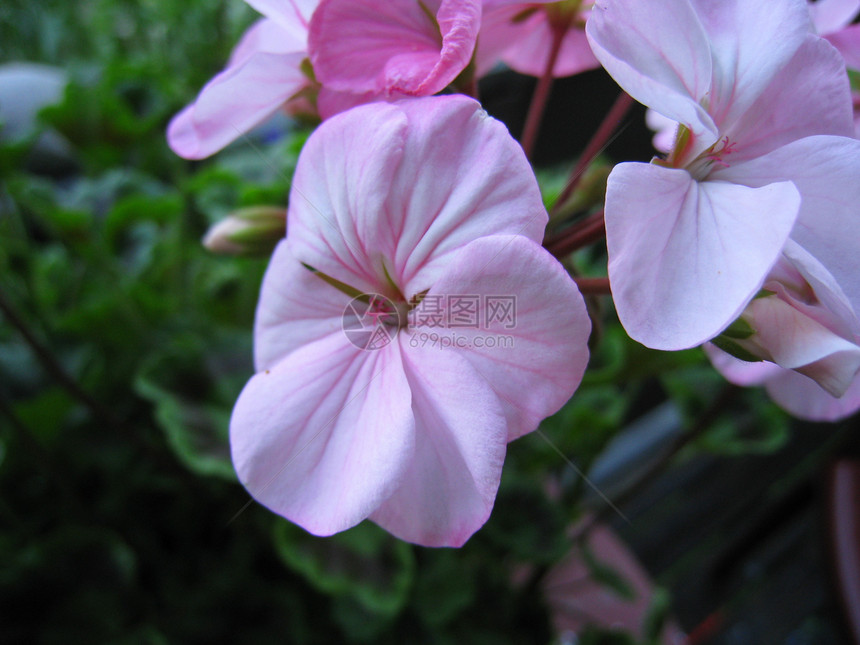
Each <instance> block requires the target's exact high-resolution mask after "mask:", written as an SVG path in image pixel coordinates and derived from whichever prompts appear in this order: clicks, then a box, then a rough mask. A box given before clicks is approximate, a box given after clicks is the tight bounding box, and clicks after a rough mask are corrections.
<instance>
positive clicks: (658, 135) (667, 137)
mask: <svg viewBox="0 0 860 645" xmlns="http://www.w3.org/2000/svg"><path fill="white" fill-rule="evenodd" d="M645 125H647V126H648V128H649V129H651V130H653V131H654V138H653V139H651V142H652V143H653V144H654V149H655V150H657V151H658V152H662V153H663V154H668V153H669V152H671V151H672V146H674V145H675V136H676V135H677V133H678V124H677V123H676V122H675V121H673V120H672V119H667V118H666V117H665V116H663V115H662V114H660V113H659V112H655V111H654V110H651V109H648V110H646V111H645Z"/></svg>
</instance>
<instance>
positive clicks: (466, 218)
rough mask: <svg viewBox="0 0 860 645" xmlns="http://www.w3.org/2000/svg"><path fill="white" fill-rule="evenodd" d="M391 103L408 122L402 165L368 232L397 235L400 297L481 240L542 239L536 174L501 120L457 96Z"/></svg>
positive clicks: (543, 212) (421, 287)
mask: <svg viewBox="0 0 860 645" xmlns="http://www.w3.org/2000/svg"><path fill="white" fill-rule="evenodd" d="M397 105H398V107H399V108H400V109H401V110H403V112H404V113H405V114H406V115H407V117H408V118H409V125H410V129H409V136H408V138H407V140H406V147H405V150H404V154H403V163H402V164H401V166H400V168H399V169H398V171H397V174H396V176H395V177H394V181H393V182H392V184H391V191H390V193H389V195H388V199H387V201H386V211H385V217H386V219H384V220H375V223H374V226H375V228H369V229H368V235H371V234H374V233H373V231H375V230H376V229H379V228H382V229H390V230H392V231H394V232H395V234H396V236H397V250H396V256H395V262H394V266H395V269H394V270H395V271H396V272H397V276H396V278H395V279H397V280H398V281H399V282H400V284H401V288H402V289H403V290H404V294H406V295H407V296H409V295H412V294H415V293H418V292H420V291H423V290H424V289H427V288H429V287H430V286H431V285H432V284H433V282H434V281H435V279H436V277H437V276H438V275H439V274H440V272H441V271H443V270H444V268H445V266H446V265H447V263H448V261H449V259H448V257H447V256H448V254H449V253H452V252H454V251H456V250H458V249H459V248H461V247H462V246H464V245H466V244H468V243H469V242H471V241H473V240H475V239H477V238H479V237H483V236H485V235H492V234H513V235H523V236H525V237H527V238H529V239H531V240H533V241H535V242H540V241H541V240H542V239H543V233H544V229H545V228H546V222H547V214H546V209H545V208H544V206H543V201H542V199H541V196H540V189H539V188H538V185H537V181H536V179H535V177H534V171H532V169H531V166H530V165H529V163H528V161H527V160H526V158H525V155H524V154H523V151H522V148H520V146H519V144H518V143H517V142H516V141H514V139H513V138H512V137H511V135H510V133H509V132H508V131H507V128H506V127H505V126H504V125H503V124H502V123H501V122H499V121H496V120H495V119H493V118H492V117H490V116H488V115H487V113H486V112H484V110H483V109H481V107H480V105H479V104H478V103H477V102H475V101H473V100H472V99H470V98H467V97H464V96H459V95H454V96H439V97H432V98H426V99H422V100H420V101H419V100H415V99H411V100H407V101H402V102H400V103H398V104H397ZM407 292H408V293H407Z"/></svg>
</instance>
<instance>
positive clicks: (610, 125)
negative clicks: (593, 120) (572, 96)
mask: <svg viewBox="0 0 860 645" xmlns="http://www.w3.org/2000/svg"><path fill="white" fill-rule="evenodd" d="M632 105H633V99H632V98H630V95H629V94H627V92H624V91H622V92H621V93H620V94H619V95H618V98H617V99H615V103H613V104H612V107H611V108H610V109H609V112H607V113H606V116H605V117H603V121H601V123H600V125H599V126H598V128H597V130H596V131H595V133H594V135H593V136H592V137H591V140H590V141H589V142H588V145H586V146H585V150H583V151H582V154H581V155H580V156H579V160H578V161H577V162H576V166H574V168H573V172H571V174H570V179H569V180H568V182H567V185H566V186H565V187H564V190H563V191H561V194H560V195H559V196H558V199H557V200H556V201H555V204H554V205H553V208H552V210H553V212H555V211H557V210H558V209H559V208H561V207H562V205H564V203H565V202H566V201H567V200H568V199H569V198H570V196H571V195H572V194H573V191H574V190H576V187H577V186H578V185H579V182H580V180H581V179H582V175H583V174H585V169H586V168H588V165H589V164H590V163H591V162H592V161H594V159H595V157H597V155H599V154H600V153H601V152H602V151H603V148H605V147H606V146H607V145H608V141H609V140H610V137H612V134H613V133H614V132H615V131H616V130H617V129H618V126H619V125H620V123H621V119H623V118H624V115H625V114H627V111H628V110H629V109H630V107H631V106H632Z"/></svg>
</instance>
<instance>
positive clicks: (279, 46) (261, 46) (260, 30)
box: [227, 18, 308, 69]
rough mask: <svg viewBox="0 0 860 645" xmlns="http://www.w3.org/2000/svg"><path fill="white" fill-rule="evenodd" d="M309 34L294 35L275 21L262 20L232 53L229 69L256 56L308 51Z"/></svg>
mask: <svg viewBox="0 0 860 645" xmlns="http://www.w3.org/2000/svg"><path fill="white" fill-rule="evenodd" d="M307 40H308V34H307V30H305V32H304V33H300V34H294V33H292V32H290V31H287V30H285V29H284V28H283V27H282V26H281V25H279V24H278V23H276V22H275V21H274V20H269V19H268V18H261V19H260V20H258V21H257V22H255V23H254V24H253V25H251V26H250V27H249V28H248V30H247V31H246V32H245V33H244V35H243V36H242V38H241V39H240V40H239V43H238V44H237V45H236V47H235V48H234V49H233V51H232V52H231V53H230V61H229V62H228V63H227V68H228V69H229V68H231V67H238V66H240V65H241V64H242V63H244V62H245V61H247V60H248V59H249V58H251V56H253V55H254V54H257V53H260V52H265V53H267V54H289V53H298V52H304V51H306V50H307Z"/></svg>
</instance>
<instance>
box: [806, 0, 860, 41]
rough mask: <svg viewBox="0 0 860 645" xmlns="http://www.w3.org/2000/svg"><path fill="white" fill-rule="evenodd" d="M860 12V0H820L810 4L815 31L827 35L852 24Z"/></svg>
mask: <svg viewBox="0 0 860 645" xmlns="http://www.w3.org/2000/svg"><path fill="white" fill-rule="evenodd" d="M858 12H860V0H818V1H817V2H813V3H811V4H810V5H809V13H810V15H811V16H812V24H813V26H814V27H815V31H816V32H817V33H819V34H821V35H822V36H823V35H826V34H831V33H833V32H835V31H838V30H840V29H842V28H843V27H846V26H848V25H849V24H851V21H852V20H854V16H856V15H857V13H858Z"/></svg>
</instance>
